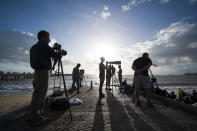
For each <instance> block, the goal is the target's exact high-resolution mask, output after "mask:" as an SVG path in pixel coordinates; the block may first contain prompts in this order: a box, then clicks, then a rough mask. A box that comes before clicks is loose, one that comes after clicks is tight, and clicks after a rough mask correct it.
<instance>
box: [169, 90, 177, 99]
mask: <svg viewBox="0 0 197 131" xmlns="http://www.w3.org/2000/svg"><path fill="white" fill-rule="evenodd" d="M169 97H170V98H172V99H175V98H176V95H175V93H174V91H171V92H170V94H169Z"/></svg>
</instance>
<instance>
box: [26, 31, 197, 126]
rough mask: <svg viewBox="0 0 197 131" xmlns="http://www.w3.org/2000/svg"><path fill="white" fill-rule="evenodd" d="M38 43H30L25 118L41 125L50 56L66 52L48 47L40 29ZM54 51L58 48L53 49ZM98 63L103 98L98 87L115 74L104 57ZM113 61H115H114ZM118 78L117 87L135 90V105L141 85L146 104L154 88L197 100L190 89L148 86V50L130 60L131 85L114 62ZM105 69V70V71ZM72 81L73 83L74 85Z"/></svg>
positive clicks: (76, 74)
mask: <svg viewBox="0 0 197 131" xmlns="http://www.w3.org/2000/svg"><path fill="white" fill-rule="evenodd" d="M37 38H38V42H37V43H36V44H35V45H33V46H32V47H31V49H30V65H31V67H32V68H33V69H34V79H33V88H34V91H33V95H32V100H31V106H30V112H29V114H28V119H27V121H28V122H30V123H32V124H44V123H46V122H48V118H47V117H46V115H44V112H43V107H44V103H45V97H46V93H47V90H48V83H49V76H50V71H51V70H52V69H53V67H52V61H51V59H55V60H56V61H57V60H61V58H62V56H63V55H66V54H67V52H66V51H64V50H62V49H61V45H58V46H56V47H55V49H54V48H52V47H50V46H49V42H50V34H49V32H47V31H44V30H42V31H40V32H38V34H37ZM55 50H58V51H55ZM100 60H101V62H100V64H99V79H100V85H99V97H100V98H103V97H105V94H104V93H103V90H102V87H103V84H104V81H105V78H106V85H107V87H110V83H111V78H112V77H113V75H114V74H115V73H116V69H115V67H114V66H113V64H109V65H108V62H106V65H105V64H104V61H105V58H104V57H101V58H100ZM116 64H117V63H116ZM118 65H119V66H118V68H119V70H118V72H117V73H118V81H119V86H120V88H125V93H129V92H130V91H131V90H132V89H134V90H135V96H136V97H135V99H136V100H135V104H136V106H140V100H139V94H140V93H139V92H140V88H141V87H143V88H144V90H145V96H146V99H147V105H148V107H152V106H153V105H152V103H151V100H150V91H154V92H155V93H156V94H159V95H162V96H167V97H170V98H172V99H176V100H177V101H183V102H184V103H188V104H189V103H191V104H192V103H195V102H196V101H197V93H196V91H195V90H194V91H193V92H192V94H187V93H185V92H183V91H182V90H181V89H180V90H179V91H178V94H177V96H176V95H175V94H174V92H171V93H170V94H169V93H168V92H167V91H166V90H161V89H159V88H152V87H153V86H152V84H151V79H150V76H149V72H148V70H149V69H150V66H151V65H153V64H152V61H151V59H150V58H149V54H148V53H143V55H142V56H141V57H139V58H137V59H135V60H134V62H133V65H132V69H133V71H134V78H133V85H132V87H131V86H129V85H128V84H127V81H126V80H124V81H123V82H122V68H121V65H120V63H119V64H118ZM80 66H81V64H79V63H78V64H77V65H76V67H74V69H73V72H72V80H73V84H72V90H73V91H74V90H75V89H77V93H80V86H81V81H82V79H83V74H84V71H83V70H81V71H80V69H79V68H80ZM105 72H106V73H105ZM75 84H76V86H75Z"/></svg>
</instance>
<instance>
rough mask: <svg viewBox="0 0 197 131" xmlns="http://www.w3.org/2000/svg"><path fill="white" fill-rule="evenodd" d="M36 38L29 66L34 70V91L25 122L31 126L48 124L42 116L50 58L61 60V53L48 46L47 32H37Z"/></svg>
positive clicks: (50, 65)
mask: <svg viewBox="0 0 197 131" xmlns="http://www.w3.org/2000/svg"><path fill="white" fill-rule="evenodd" d="M37 38H38V42H37V43H36V44H35V45H33V46H32V47H31V49H30V65H31V67H32V68H33V69H34V78H33V88H34V91H33V95H32V100H31V106H30V113H29V116H28V119H27V122H30V123H31V124H33V125H39V124H44V123H46V122H48V119H47V118H46V117H45V116H44V115H43V113H44V112H43V106H44V103H45V96H46V93H47V90H48V82H49V75H50V70H51V69H52V64H51V58H55V59H60V58H61V53H60V52H59V53H57V52H55V51H54V49H53V48H51V47H50V46H49V45H48V44H49V42H50V36H49V33H48V32H47V31H44V30H42V31H40V32H38V35H37ZM58 48H61V47H58ZM58 50H60V49H58Z"/></svg>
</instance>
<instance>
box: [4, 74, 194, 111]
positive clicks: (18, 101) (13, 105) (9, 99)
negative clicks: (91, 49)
mask: <svg viewBox="0 0 197 131" xmlns="http://www.w3.org/2000/svg"><path fill="white" fill-rule="evenodd" d="M156 77H157V78H158V84H159V86H160V88H161V89H166V90H167V91H168V92H171V91H174V92H175V93H176V92H177V90H178V88H182V89H183V90H184V91H185V92H188V93H190V92H191V91H192V90H193V89H197V83H196V76H181V75H180V76H156ZM65 78H66V85H67V89H69V88H70V87H71V84H72V80H71V77H70V76H66V77H65ZM123 79H126V80H127V82H128V84H132V79H133V76H131V75H127V76H126V75H125V76H123ZM91 80H92V81H93V87H94V88H98V86H99V79H98V78H97V77H96V76H95V75H89V76H88V77H87V76H86V83H84V84H87V85H90V81H91ZM53 82H54V77H51V79H50V83H49V88H48V95H49V94H51V93H52V91H53V86H54V83H53ZM55 83H56V85H59V80H56V81H55ZM61 89H62V90H63V83H61ZM32 93H33V87H32V79H20V80H15V81H14V80H10V81H0V114H3V113H6V112H9V111H12V110H14V109H17V108H19V107H21V106H23V105H25V104H30V101H31V96H32Z"/></svg>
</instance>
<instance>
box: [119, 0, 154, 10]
mask: <svg viewBox="0 0 197 131" xmlns="http://www.w3.org/2000/svg"><path fill="white" fill-rule="evenodd" d="M150 1H151V0H130V1H129V2H128V3H127V4H125V5H122V11H128V10H130V9H131V8H132V7H135V6H137V5H139V4H143V3H144V2H150Z"/></svg>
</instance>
